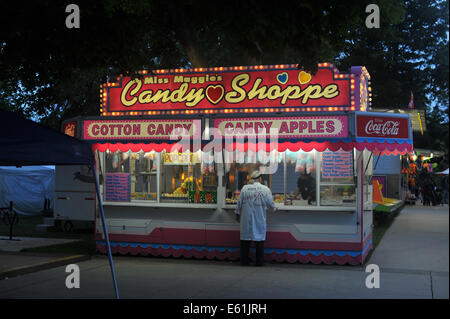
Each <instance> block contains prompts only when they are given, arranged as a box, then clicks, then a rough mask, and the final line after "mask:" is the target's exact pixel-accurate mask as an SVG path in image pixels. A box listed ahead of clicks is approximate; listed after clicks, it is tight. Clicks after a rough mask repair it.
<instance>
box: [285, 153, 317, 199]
mask: <svg viewBox="0 0 450 319" xmlns="http://www.w3.org/2000/svg"><path fill="white" fill-rule="evenodd" d="M285 158H286V202H285V204H286V205H296V206H316V205H317V188H316V175H317V174H316V172H317V170H316V159H317V152H316V151H314V150H313V151H311V152H304V151H301V150H300V151H297V152H291V151H286V153H285Z"/></svg>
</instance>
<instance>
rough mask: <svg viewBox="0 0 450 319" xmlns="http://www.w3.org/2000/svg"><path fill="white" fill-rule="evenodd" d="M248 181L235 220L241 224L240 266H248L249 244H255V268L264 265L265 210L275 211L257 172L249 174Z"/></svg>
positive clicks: (267, 190)
mask: <svg viewBox="0 0 450 319" xmlns="http://www.w3.org/2000/svg"><path fill="white" fill-rule="evenodd" d="M250 178H251V179H250V181H249V184H248V185H245V186H244V187H243V188H242V190H241V194H240V195H239V200H238V203H237V208H236V214H237V215H236V218H237V220H238V221H240V223H241V229H240V231H241V234H240V239H241V264H242V265H249V257H248V255H249V249H250V242H252V241H254V242H255V244H256V266H262V265H263V264H264V241H265V240H266V209H267V207H270V209H272V210H273V211H275V210H276V209H275V204H274V202H273V198H272V192H271V191H270V189H269V188H268V187H267V186H265V185H262V184H261V181H262V178H261V173H260V172H259V171H257V170H256V171H253V172H252V173H251V174H250Z"/></svg>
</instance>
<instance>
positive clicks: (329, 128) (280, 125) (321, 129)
mask: <svg viewBox="0 0 450 319" xmlns="http://www.w3.org/2000/svg"><path fill="white" fill-rule="evenodd" d="M214 127H215V128H217V129H218V131H219V132H220V134H221V135H222V136H227V135H232V136H252V135H255V134H265V135H267V136H268V135H271V136H273V135H274V133H276V134H278V137H279V138H320V137H347V135H348V119H347V117H346V116H306V117H284V118H282V117H269V118H240V119H236V118H233V119H217V120H214ZM274 130H275V131H274ZM217 133H218V132H217Z"/></svg>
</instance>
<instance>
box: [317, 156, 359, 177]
mask: <svg viewBox="0 0 450 319" xmlns="http://www.w3.org/2000/svg"><path fill="white" fill-rule="evenodd" d="M345 177H347V178H348V177H353V152H351V151H350V152H346V151H337V152H331V151H325V152H323V153H322V178H345Z"/></svg>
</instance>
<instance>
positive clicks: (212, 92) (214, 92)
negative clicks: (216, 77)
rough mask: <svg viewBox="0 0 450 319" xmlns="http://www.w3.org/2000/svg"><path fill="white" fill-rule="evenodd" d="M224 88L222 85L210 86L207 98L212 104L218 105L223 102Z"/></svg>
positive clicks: (207, 90) (207, 89)
mask: <svg viewBox="0 0 450 319" xmlns="http://www.w3.org/2000/svg"><path fill="white" fill-rule="evenodd" d="M224 91H225V90H224V88H223V86H222V85H220V84H218V85H210V86H208V87H207V88H206V98H207V99H208V100H209V101H210V102H211V103H212V104H217V103H219V102H220V100H222V98H223V93H224Z"/></svg>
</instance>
